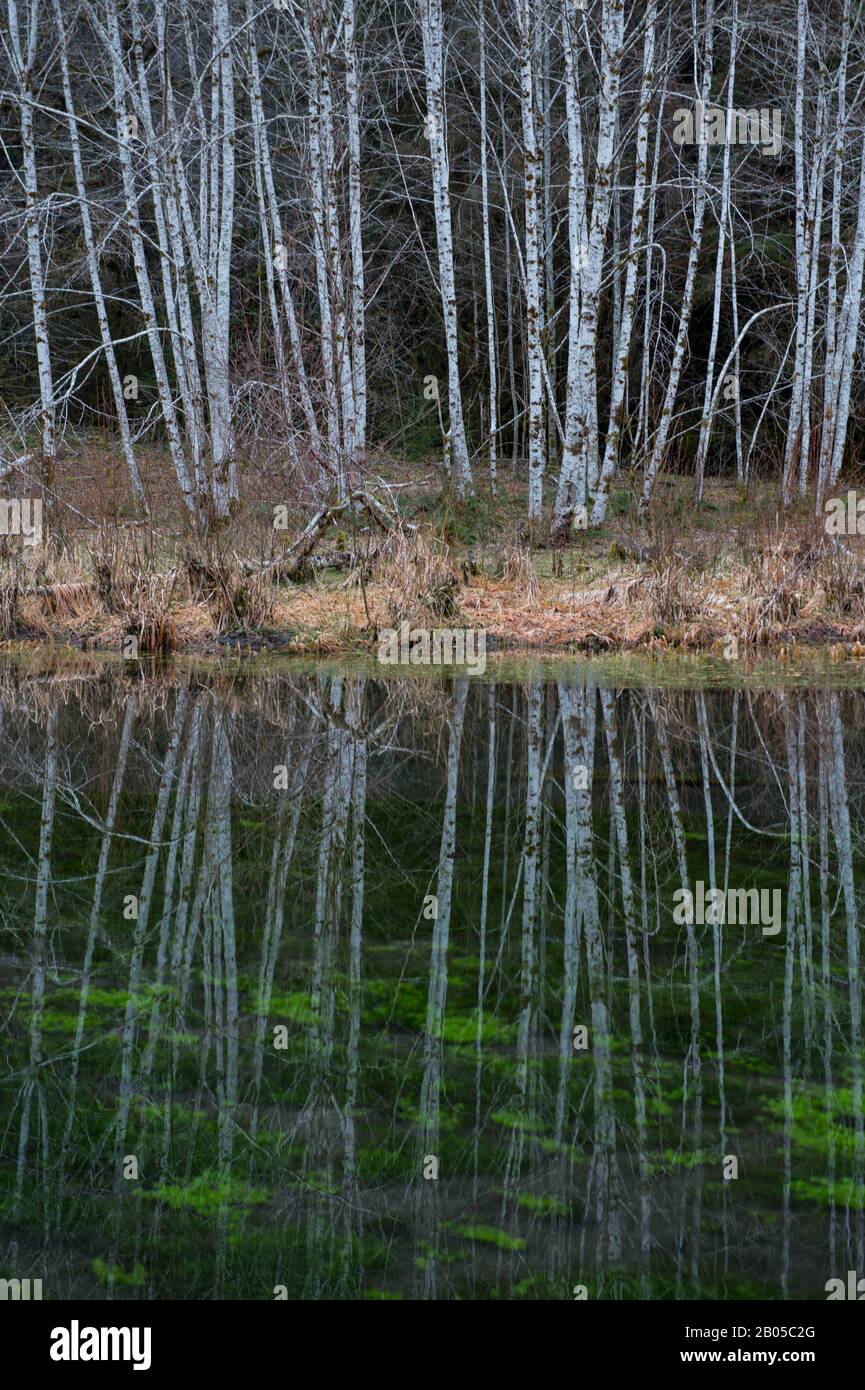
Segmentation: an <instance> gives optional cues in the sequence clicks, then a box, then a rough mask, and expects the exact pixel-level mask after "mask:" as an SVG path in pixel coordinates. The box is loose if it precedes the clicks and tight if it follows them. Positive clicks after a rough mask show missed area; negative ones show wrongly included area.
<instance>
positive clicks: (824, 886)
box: [817, 697, 837, 1269]
mask: <svg viewBox="0 0 865 1390" xmlns="http://www.w3.org/2000/svg"><path fill="white" fill-rule="evenodd" d="M827 714H828V711H827V709H826V700H825V697H821V699H820V700H819V703H818V705H817V725H818V743H817V756H818V764H817V778H818V810H817V815H818V819H819V826H820V925H821V932H820V985H821V989H822V994H823V1097H824V1105H825V1107H826V1188H827V1195H828V1209H829V1268H830V1269H835V1268H836V1264H835V1259H836V1226H837V1218H836V1211H835V1123H834V1109H835V1106H834V1098H835V1086H834V1083H833V1080H832V959H831V954H830V945H831V917H832V908H831V904H830V901H829V801H828V790H829V764H830V762H831V759H832V739H831V731H830V727H829V720H828V718H827Z"/></svg>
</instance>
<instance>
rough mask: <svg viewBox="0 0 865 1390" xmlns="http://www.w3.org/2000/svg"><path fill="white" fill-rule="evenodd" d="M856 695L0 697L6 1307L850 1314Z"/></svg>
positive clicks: (202, 680)
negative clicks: (833, 1288) (820, 1303)
mask: <svg viewBox="0 0 865 1390" xmlns="http://www.w3.org/2000/svg"><path fill="white" fill-rule="evenodd" d="M668 677H669V679H668ZM860 684H861V682H860V681H859V678H858V677H857V675H856V673H855V671H853V672H851V671H847V670H839V669H838V668H836V667H833V666H831V665H827V666H826V667H825V668H823V667H821V668H820V669H819V670H816V669H815V670H798V671H795V670H792V669H791V668H788V669H784V668H780V667H779V668H773V669H772V670H765V671H762V672H758V673H757V674H756V675H752V677H751V678H749V679H737V680H736V681H731V680H729V679H727V680H725V679H724V677H723V673H722V672H719V671H714V670H712V669H711V668H706V667H704V666H703V667H699V668H698V667H693V666H692V667H690V668H689V667H684V668H683V667H675V668H674V667H671V668H669V669H665V668H664V666H663V664H662V663H658V662H656V663H654V664H649V665H643V666H639V667H634V668H633V669H630V670H629V669H628V667H627V666H622V665H618V666H617V665H615V664H613V665H610V664H609V663H607V664H606V665H605V664H601V665H593V664H591V663H586V662H579V663H577V662H575V661H573V660H569V661H566V660H559V661H549V662H546V663H542V664H536V663H534V664H533V663H531V662H528V663H524V664H523V665H521V666H518V665H512V666H510V667H509V666H508V664H507V663H500V664H499V665H498V666H494V665H492V664H491V666H490V668H488V670H487V673H486V675H484V676H483V677H478V676H475V677H473V678H471V679H469V678H456V679H440V678H436V679H432V678H430V677H429V676H420V675H414V674H413V675H412V676H411V677H407V676H401V675H399V674H397V675H390V674H388V676H387V678H386V679H384V678H383V677H382V672H381V669H380V668H379V669H376V668H375V667H374V666H370V665H365V664H362V663H354V664H348V665H344V666H339V665H333V664H329V663H321V664H319V665H317V666H316V665H310V664H306V665H303V666H299V665H296V664H292V663H291V662H290V661H287V660H283V661H282V662H273V663H271V664H266V663H262V664H261V665H257V664H255V663H254V662H253V663H247V664H245V665H242V666H241V665H236V666H232V667H231V668H226V667H221V666H219V665H215V664H214V665H210V666H205V665H201V664H199V665H190V666H184V665H182V664H179V663H178V664H174V665H169V666H165V667H161V668H154V669H146V670H145V669H140V668H138V667H137V666H135V667H134V669H133V668H130V667H128V666H127V667H122V666H119V665H117V664H116V663H115V664H110V663H100V662H99V661H97V660H95V659H94V660H87V661H85V660H83V659H82V660H81V661H77V660H75V661H72V660H70V661H69V662H64V661H55V662H42V661H35V662H27V661H23V660H14V659H8V660H5V661H4V663H3V664H2V665H0V773H2V793H0V829H2V840H0V856H2V858H0V871H2V886H0V894H2V897H0V903H2V917H0V932H2V939H0V1003H2V1009H0V1019H2V1023H0V1034H2V1052H3V1078H2V1081H3V1089H2V1134H3V1162H2V1168H0V1179H2V1189H0V1204H2V1205H0V1213H2V1234H0V1275H3V1276H5V1277H7V1278H13V1277H17V1278H21V1279H24V1278H28V1277H29V1278H31V1279H35V1278H41V1279H42V1281H43V1294H42V1296H43V1298H46V1299H67V1298H89V1299H105V1298H114V1299H122V1298H148V1299H157V1298H159V1299H165V1298H168V1299H209V1298H221V1297H226V1298H239V1299H264V1300H272V1299H275V1298H276V1299H279V1298H288V1299H322V1298H337V1299H355V1298H370V1299H394V1298H403V1299H414V1298H424V1299H457V1298H478V1299H487V1298H490V1299H492V1298H498V1299H544V1300H549V1299H553V1300H572V1299H574V1298H580V1297H583V1296H585V1297H588V1298H590V1299H646V1298H651V1299H677V1298H704V1299H723V1298H778V1299H785V1298H789V1299H799V1298H805V1299H825V1298H826V1291H825V1290H826V1285H827V1281H828V1280H830V1279H832V1278H841V1279H846V1277H847V1272H848V1271H849V1270H854V1271H858V1274H859V1275H860V1276H861V1275H865V1112H863V1043H862V1012H861V1001H862V985H861V978H860V928H859V917H858V912H859V904H860V901H861V898H862V892H863V830H862V827H863V821H862V805H863V796H865V698H863V692H862V689H861V688H859V687H860Z"/></svg>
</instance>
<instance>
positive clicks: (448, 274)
mask: <svg viewBox="0 0 865 1390" xmlns="http://www.w3.org/2000/svg"><path fill="white" fill-rule="evenodd" d="M420 12H421V13H420V17H421V36H422V41H423V55H424V71H425V75H426V95H427V117H426V133H427V136H428V139H429V145H430V163H431V166H432V184H433V205H434V209H435V221H436V246H437V250H438V272H439V290H440V293H441V301H442V316H443V318H444V326H445V347H446V350H447V360H448V433H447V436H446V439H445V468H446V470H447V471H448V472H450V471H451V470H452V472H453V480H454V487H455V490H456V495H457V497H458V498H464V497H465V496H466V494H467V493H469V492H470V491H471V485H472V480H471V468H470V465H469V451H468V444H467V442H466V431H465V423H464V421H463V400H462V389H461V387H460V374H459V343H458V315H457V296H456V276H455V272H454V248H453V224H452V220H451V197H450V168H449V163H448V149H447V124H446V117H445V100H444V19H443V16H442V0H420Z"/></svg>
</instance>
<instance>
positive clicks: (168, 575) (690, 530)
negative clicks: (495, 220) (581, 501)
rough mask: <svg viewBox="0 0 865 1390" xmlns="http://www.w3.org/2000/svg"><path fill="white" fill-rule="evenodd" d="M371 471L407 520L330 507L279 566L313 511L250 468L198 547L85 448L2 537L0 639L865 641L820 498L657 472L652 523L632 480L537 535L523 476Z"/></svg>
mask: <svg viewBox="0 0 865 1390" xmlns="http://www.w3.org/2000/svg"><path fill="white" fill-rule="evenodd" d="M159 466H160V465H159V461H158V460H156V461H154V463H153V478H154V485H153V486H152V487H151V496H159V495H160V489H159V488H158V487H157V486H155V480H156V478H157V477H159V476H160V474H159V472H158V467H159ZM373 471H374V472H375V475H376V477H377V479H378V480H379V481H378V482H377V483H376V484H373V485H371V486H370V489H369V491H370V492H371V493H373V494H374V495H375V497H376V498H377V499H378V500H379V501H382V502H384V503H386V506H387V508H388V509H389V514H390V515H391V516H392V517H395V516H396V515H397V514H398V517H399V522H398V525H397V526H396V527H394V528H392V529H391V530H390V532H388V531H387V530H386V529H385V528H383V527H381V526H380V525H378V524H376V523H375V519H374V517H371V514H369V513H366V512H364V510H363V508H362V507H356V508H354V509H352V510H350V511H346V512H344V513H342V514H340V515H338V516H335V517H334V518H333V519H332V521H331V522H330V523H329V524H328V525H327V526H325V527H324V528H323V529H322V531H321V534H320V535H318V536H317V537H316V539H315V544H314V546H313V547H312V549H311V551H310V556H309V562H311V563H312V564H314V566H315V570H314V573H312V572H310V568H309V563H308V562H306V561H305V568H304V569H302V570H301V571H300V572H298V573H292V575H291V577H288V576H287V575H286V573H285V561H284V557H286V556H289V557H290V556H291V555H293V554H295V553H296V545H297V537H298V536H299V535H300V533H301V532H302V531H303V529H304V527H305V526H306V525H307V524H308V522H309V513H308V512H307V513H304V512H303V511H301V510H295V511H292V510H291V509H284V510H283V515H282V517H281V527H280V529H275V528H274V506H275V504H274V502H273V497H274V493H275V491H276V488H275V486H274V480H273V479H269V478H268V477H267V476H266V475H265V474H263V473H262V474H259V475H257V477H256V478H255V479H254V480H252V483H255V484H257V486H254V485H252V483H251V482H250V479H248V478H244V488H243V494H244V498H245V499H248V500H245V503H244V507H243V509H242V511H241V513H240V514H239V515H238V517H236V518H235V519H233V520H232V522H231V523H230V524H229V525H228V527H226V528H225V529H223V530H222V531H220V532H219V533H218V534H217V535H216V536H214V537H212V538H211V539H210V540H209V541H208V542H207V544H206V545H203V544H202V542H200V541H198V540H193V539H192V538H191V537H190V536H189V535H186V534H184V533H183V532H182V531H180V530H178V528H177V524H178V518H179V517H180V516H181V513H182V509H181V507H180V504H179V499H171V498H170V496H169V497H165V498H164V499H163V503H162V508H163V510H162V514H161V515H155V516H154V517H153V518H152V519H151V521H150V522H149V523H147V524H142V523H141V522H140V521H136V520H134V519H133V517H132V515H131V507H130V506H129V501H128V498H120V500H118V495H117V493H116V492H115V491H112V490H111V489H109V493H108V496H107V497H106V496H105V494H104V489H103V488H102V487H101V486H100V485H99V481H98V479H99V475H100V470H99V469H98V468H97V467H95V466H94V468H93V470H92V474H89V473H88V469H87V467H86V464H85V465H84V466H82V464H81V461H80V460H77V461H76V466H75V469H74V471H73V470H72V467H71V465H70V478H69V484H70V487H69V490H68V491H67V489H66V487H65V486H63V484H62V483H61V481H60V480H59V479H58V487H57V491H58V493H59V495H60V496H74V497H75V508H76V510H74V511H73V510H71V509H66V510H65V512H64V513H63V515H62V516H59V517H55V518H52V523H49V528H48V535H49V539H47V540H46V542H45V543H43V544H40V545H36V546H23V547H22V545H21V542H20V539H19V538H12V537H7V538H3V539H2V540H0V547H2V548H0V640H2V645H3V646H6V647H9V646H16V647H20V646H22V645H23V646H29V645H31V644H42V643H51V644H57V645H64V646H72V647H74V648H77V649H79V650H105V651H115V652H118V651H120V652H123V651H124V643H125V642H127V644H128V639H129V637H134V638H135V641H136V642H137V644H138V650H140V652H141V653H142V654H143V653H144V652H146V651H157V652H159V651H165V652H168V651H178V652H190V653H195V652H201V653H222V652H231V653H233V654H241V655H246V654H254V653H255V652H258V651H272V650H277V651H286V652H290V653H306V654H316V653H338V652H371V653H374V652H375V651H376V650H377V648H378V644H379V642H380V640H381V637H380V634H381V633H382V631H383V630H385V629H388V630H395V629H398V628H399V627H400V624H401V623H406V622H407V623H408V624H409V625H410V628H411V629H417V628H420V627H423V628H425V629H427V630H432V629H436V628H450V629H458V628H465V629H477V630H480V631H483V632H484V633H485V634H486V648H487V650H488V651H493V650H496V649H505V648H507V649H511V650H527V651H548V652H561V653H567V652H577V651H582V652H586V651H588V652H604V651H634V650H643V651H648V652H663V651H671V650H672V651H675V650H680V651H694V652H699V651H704V652H713V653H716V654H720V655H724V656H728V657H729V656H734V655H735V656H739V655H744V654H746V653H747V652H748V651H756V650H758V649H763V650H764V651H766V650H768V651H771V652H773V653H776V654H780V655H782V656H783V655H784V654H785V653H788V652H795V650H796V649H797V648H798V647H800V646H814V645H818V644H819V645H822V646H823V647H825V648H827V649H828V651H829V653H830V655H833V656H834V655H837V656H838V657H839V658H840V657H851V656H852V657H854V658H859V657H865V537H859V536H853V537H844V538H843V542H842V541H839V540H838V539H836V538H833V537H828V536H827V535H826V533H825V530H824V528H823V526H822V524H817V522H816V521H815V518H814V502H813V498H806V499H803V500H801V501H799V502H797V504H796V505H795V507H794V508H792V509H791V510H790V511H789V512H788V513H782V512H781V510H780V508H779V505H778V489H777V483H776V482H774V481H772V482H766V483H761V482H760V481H759V480H756V481H753V482H752V483H751V484H750V485H749V486H748V487H747V488H742V487H741V486H739V485H737V484H736V483H735V482H729V481H717V480H715V481H710V482H709V483H707V487H706V492H705V495H704V499H703V501H702V502H701V504H700V505H699V506H697V505H696V504H695V503H694V500H693V492H692V484H691V482H690V481H689V480H688V479H685V478H678V477H673V476H671V477H667V478H663V479H661V480H660V483H659V486H658V491H657V497H656V500H655V502H654V503H653V506H652V508H651V510H650V512H649V514H648V516H647V517H646V518H644V519H643V518H638V516H637V510H636V496H635V492H634V490H633V489H630V488H629V487H627V486H626V485H622V486H620V487H619V488H618V489H617V490H616V491H615V492H614V493H613V495H612V497H611V500H610V508H609V515H608V519H607V521H606V523H605V525H604V526H603V527H600V528H597V529H591V530H579V529H574V531H573V533H572V535H571V537H570V538H569V540H568V542H567V544H566V545H564V546H563V547H562V548H560V549H557V550H554V549H552V548H551V547H550V544H549V539H548V536H549V518H548V517H547V518H545V521H544V523H543V525H542V527H540V528H539V529H538V531H537V534H536V537H535V540H534V543H533V541H532V538H531V537H529V536H528V534H527V530H526V525H525V521H524V519H523V518H524V508H525V485H524V479H523V478H522V477H520V478H519V479H516V478H514V477H512V476H511V472H510V468H508V469H507V470H503V476H501V477H500V480H499V485H498V488H497V492H496V495H495V496H492V495H491V493H490V490H489V486H488V483H487V482H486V481H485V480H484V482H480V481H479V483H478V488H477V493H476V495H475V496H474V497H473V498H472V499H470V500H469V501H468V502H466V503H465V504H462V505H460V504H458V503H456V502H455V501H454V500H453V499H452V498H451V497H449V495H448V492H447V490H446V489H445V490H443V489H442V486H441V475H440V473H439V472H438V470H437V469H436V467H435V466H434V465H433V464H426V465H421V464H404V465H398V464H395V463H393V462H390V461H383V460H377V461H376V468H375V469H374V470H373ZM145 475H146V469H145ZM161 476H164V474H162V475H161ZM64 481H65V480H64ZM846 486H852V484H847V485H846ZM846 486H845V489H844V490H846ZM548 491H550V492H551V489H548ZM551 500H552V499H551V497H550V501H551ZM52 524H53V529H52ZM15 547H17V548H15ZM280 566H282V569H281V568H280ZM126 654H127V655H128V654H130V652H129V651H128V650H127V651H126Z"/></svg>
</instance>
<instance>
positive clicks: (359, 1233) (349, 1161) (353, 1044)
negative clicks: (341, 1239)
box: [342, 681, 367, 1294]
mask: <svg viewBox="0 0 865 1390" xmlns="http://www.w3.org/2000/svg"><path fill="white" fill-rule="evenodd" d="M364 689H365V683H364V682H363V681H359V682H358V683H357V686H356V688H355V689H354V690H353V692H352V695H353V703H354V705H355V708H354V710H353V711H352V719H353V720H354V721H356V722H362V720H363V700H364ZM366 764H367V745H366V740H365V739H363V738H358V739H357V742H356V743H355V747H354V775H353V779H352V788H351V819H352V836H351V926H350V944H349V965H348V1010H349V1024H348V1043H347V1046H346V1053H347V1074H346V1084H345V1107H344V1110H343V1120H342V1127H343V1143H344V1151H343V1180H342V1195H343V1201H344V1203H345V1205H344V1213H345V1226H344V1230H345V1249H344V1251H343V1282H344V1285H345V1286H346V1287H347V1290H348V1292H349V1293H353V1294H356V1293H357V1291H358V1289H359V1288H360V1287H361V1286H362V1284H363V1267H362V1263H361V1261H362V1255H363V1214H362V1208H361V1201H360V1190H359V1184H358V1177H357V1168H356V1159H355V1153H356V1148H357V1134H356V1112H357V1104H358V1088H359V1084H360V1036H361V1015H360V1007H361V997H362V988H363V987H362V968H363V888H364V868H365V828H366Z"/></svg>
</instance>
